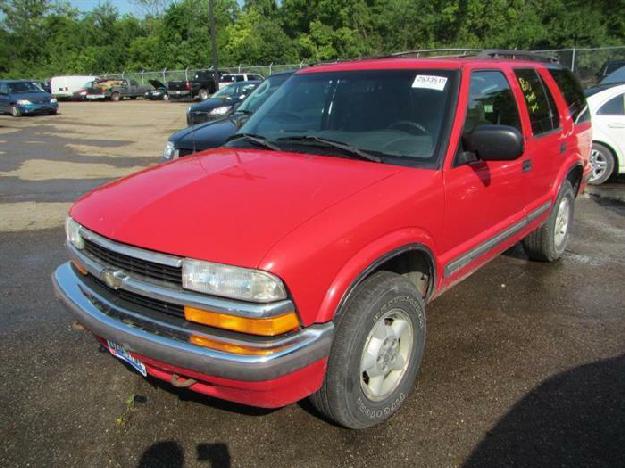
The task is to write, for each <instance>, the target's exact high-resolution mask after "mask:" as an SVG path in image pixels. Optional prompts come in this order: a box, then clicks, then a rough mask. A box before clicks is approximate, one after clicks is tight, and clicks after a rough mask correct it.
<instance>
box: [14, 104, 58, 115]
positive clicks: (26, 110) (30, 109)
mask: <svg viewBox="0 0 625 468" xmlns="http://www.w3.org/2000/svg"><path fill="white" fill-rule="evenodd" d="M17 108H18V109H19V111H20V112H21V113H22V114H23V115H35V114H49V113H51V112H57V111H58V109H59V105H58V104H57V103H52V102H51V103H45V104H28V105H26V106H19V105H18V106H17Z"/></svg>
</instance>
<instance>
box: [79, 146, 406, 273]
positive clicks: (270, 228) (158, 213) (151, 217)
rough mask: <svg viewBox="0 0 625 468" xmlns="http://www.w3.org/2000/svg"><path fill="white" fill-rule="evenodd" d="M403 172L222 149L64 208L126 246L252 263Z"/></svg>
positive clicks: (349, 162) (317, 158)
mask: <svg viewBox="0 0 625 468" xmlns="http://www.w3.org/2000/svg"><path fill="white" fill-rule="evenodd" d="M399 170H400V168H399V167H398V166H390V165H382V164H377V163H370V162H366V161H358V160H353V159H345V158H339V157H332V156H314V155H308V154H296V153H286V152H272V151H267V150H251V149H249V150H248V149H233V148H219V149H217V150H213V151H211V152H210V153H204V154H203V155H199V156H192V157H187V158H182V159H179V160H176V161H174V162H172V163H169V164H165V165H160V166H156V167H153V168H150V169H147V170H145V171H143V172H140V173H137V174H135V175H131V176H129V177H127V178H125V179H121V180H119V181H115V182H112V183H110V184H107V185H105V186H103V187H101V188H99V189H96V190H94V191H92V192H90V193H88V194H86V195H84V196H83V197H82V198H81V199H80V200H79V201H78V202H77V203H76V204H75V205H74V206H73V207H72V209H71V211H70V213H71V216H72V217H73V218H74V219H75V220H76V221H78V222H79V223H81V224H83V225H84V226H85V227H87V228H88V229H91V230H93V231H95V232H97V233H99V234H100V235H103V236H105V237H108V238H110V239H114V240H117V241H119V242H123V243H126V244H129V245H133V246H137V247H143V248H146V249H151V250H155V251H158V252H164V253H170V254H174V255H179V256H185V257H192V258H196V259H201V260H208V261H213V262H219V263H227V264H232V265H239V266H244V267H250V268H254V267H257V266H258V265H259V263H260V261H261V260H262V258H263V256H264V255H265V254H266V253H267V252H268V250H269V249H270V248H271V247H272V246H273V245H274V244H276V243H277V242H278V241H279V240H281V239H282V238H283V237H285V236H286V235H287V234H288V233H290V232H291V231H293V230H294V229H296V228H297V227H298V226H300V225H301V224H303V223H304V222H306V221H307V220H309V219H310V218H312V217H313V216H315V215H316V214H319V213H321V212H322V211H324V210H326V209H327V208H329V207H330V206H332V205H334V204H336V203H339V202H340V201H342V200H344V199H346V198H348V197H350V196H351V195H353V194H355V193H357V192H359V191H361V190H364V189H366V188H367V187H369V186H371V185H373V184H375V183H376V182H379V181H381V180H383V179H386V178H388V177H390V176H391V175H393V174H394V173H396V172H397V171H399Z"/></svg>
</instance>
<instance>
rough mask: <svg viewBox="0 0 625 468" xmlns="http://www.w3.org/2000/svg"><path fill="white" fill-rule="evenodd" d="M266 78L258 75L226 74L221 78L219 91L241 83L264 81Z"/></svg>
mask: <svg viewBox="0 0 625 468" xmlns="http://www.w3.org/2000/svg"><path fill="white" fill-rule="evenodd" d="M264 79H265V77H264V76H263V75H259V74H257V73H225V74H223V75H221V77H220V78H219V89H223V88H225V87H226V86H228V85H229V84H232V83H240V82H241V81H263V80H264Z"/></svg>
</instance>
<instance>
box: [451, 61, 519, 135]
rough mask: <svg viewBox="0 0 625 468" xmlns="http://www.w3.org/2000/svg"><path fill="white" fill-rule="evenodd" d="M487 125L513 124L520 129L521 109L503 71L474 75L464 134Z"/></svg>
mask: <svg viewBox="0 0 625 468" xmlns="http://www.w3.org/2000/svg"><path fill="white" fill-rule="evenodd" d="M487 124H495V125H510V126H511V127H514V128H516V129H517V130H519V131H521V121H520V119H519V110H518V107H517V104H516V100H515V99H514V95H513V94H512V90H511V89H510V83H508V80H507V79H506V77H505V75H504V74H503V73H501V72H499V71H494V70H493V71H476V72H473V73H472V74H471V84H470V91H469V103H468V106H467V117H466V120H465V123H464V131H463V133H467V132H471V131H472V130H474V129H475V128H476V127H477V126H479V125H487Z"/></svg>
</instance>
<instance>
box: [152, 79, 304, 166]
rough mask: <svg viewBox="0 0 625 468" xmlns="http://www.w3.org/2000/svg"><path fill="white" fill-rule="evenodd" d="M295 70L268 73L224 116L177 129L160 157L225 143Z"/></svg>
mask: <svg viewBox="0 0 625 468" xmlns="http://www.w3.org/2000/svg"><path fill="white" fill-rule="evenodd" d="M292 74H293V72H292V71H289V72H284V73H276V74H274V75H271V76H269V77H268V78H267V79H266V80H265V81H263V82H262V83H261V84H260V85H259V86H258V88H256V89H255V90H254V91H252V93H251V94H250V95H249V96H248V97H247V98H246V99H245V100H244V101H243V102H242V103H241V105H240V106H238V107H235V108H234V111H233V112H232V113H231V114H229V115H228V116H226V117H225V118H222V119H219V120H215V121H210V122H206V123H202V124H198V125H192V126H190V127H187V128H185V129H182V130H180V131H178V132H176V133H174V134H173V135H171V136H170V137H169V140H168V141H167V144H166V145H165V150H164V151H163V156H162V159H161V161H163V162H164V161H169V160H172V159H176V158H178V157H183V156H188V155H190V154H192V153H195V152H196V151H202V150H205V149H208V148H217V147H218V146H221V145H223V144H224V143H225V142H226V140H227V139H228V138H229V137H231V136H232V135H234V134H235V133H236V132H237V131H238V130H239V129H240V128H241V127H242V126H243V124H244V123H245V122H247V119H248V118H249V117H250V115H252V114H254V112H256V110H258V108H259V107H260V106H261V105H262V104H263V103H264V102H265V101H266V100H267V99H268V98H269V97H270V96H271V95H272V94H273V93H274V92H275V91H276V90H277V89H278V88H279V87H280V86H282V84H283V83H284V82H285V81H286V80H287V79H288V78H289V77H290V76H291V75H292Z"/></svg>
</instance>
